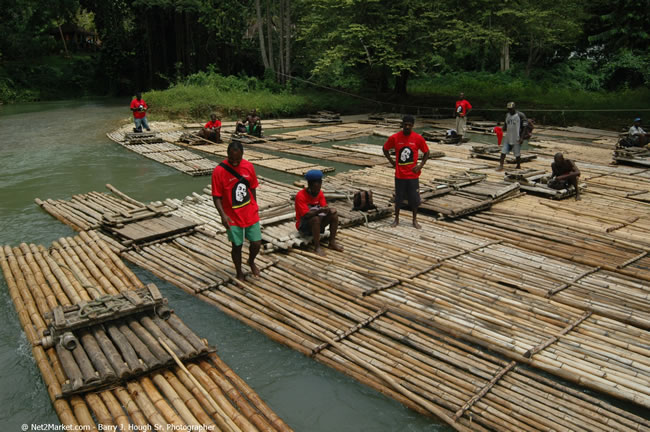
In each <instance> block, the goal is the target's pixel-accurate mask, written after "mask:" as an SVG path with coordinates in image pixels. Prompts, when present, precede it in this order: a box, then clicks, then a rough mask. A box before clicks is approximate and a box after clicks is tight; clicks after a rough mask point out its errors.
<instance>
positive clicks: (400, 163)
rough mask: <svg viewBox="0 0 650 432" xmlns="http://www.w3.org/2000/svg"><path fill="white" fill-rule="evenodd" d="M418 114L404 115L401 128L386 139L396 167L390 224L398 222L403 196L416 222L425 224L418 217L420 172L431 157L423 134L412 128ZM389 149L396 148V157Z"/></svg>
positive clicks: (395, 224)
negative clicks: (391, 220)
mask: <svg viewBox="0 0 650 432" xmlns="http://www.w3.org/2000/svg"><path fill="white" fill-rule="evenodd" d="M414 124H415V118H413V116H410V115H406V116H404V118H403V119H402V130H401V131H399V132H397V133H396V134H394V135H392V136H391V137H390V138H388V140H387V141H386V143H384V156H386V159H388V162H390V164H391V165H392V166H394V167H395V220H394V221H393V223H392V224H391V226H393V227H395V226H397V225H399V211H400V206H401V205H402V202H403V201H404V199H408V203H409V207H410V208H411V211H412V212H413V226H414V227H415V228H418V229H419V228H422V227H421V226H420V224H418V221H417V215H418V207H419V206H420V180H419V178H420V173H421V172H422V167H424V164H425V163H426V162H427V159H429V147H428V146H427V143H426V141H425V140H424V138H422V136H421V135H420V134H418V133H416V132H413V125H414ZM390 149H395V160H393V159H392V157H391V156H390V153H389V152H388V151H389V150H390ZM420 152H422V153H424V154H423V156H422V162H420V163H419V164H418V157H419V154H420Z"/></svg>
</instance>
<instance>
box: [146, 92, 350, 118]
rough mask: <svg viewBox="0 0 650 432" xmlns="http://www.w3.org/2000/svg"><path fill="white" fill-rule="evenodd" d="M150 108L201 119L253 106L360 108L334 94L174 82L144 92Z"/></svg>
mask: <svg viewBox="0 0 650 432" xmlns="http://www.w3.org/2000/svg"><path fill="white" fill-rule="evenodd" d="M144 97H145V99H146V100H147V103H148V104H149V106H150V108H151V109H152V111H154V112H155V113H156V114H157V115H162V116H163V117H166V118H169V119H205V118H208V117H209V115H210V113H213V112H216V113H218V114H219V115H220V116H221V118H222V119H230V120H234V119H237V118H241V117H244V116H245V115H246V113H248V112H249V111H251V110H253V109H257V111H258V112H260V113H261V114H262V116H263V117H266V118H279V117H295V116H300V115H306V114H308V113H314V112H316V111H319V110H331V111H336V112H340V113H350V112H357V111H359V110H360V109H362V107H361V105H360V104H359V103H358V102H356V101H355V100H349V99H344V98H342V97H340V96H338V95H336V94H331V93H325V92H316V91H307V90H304V91H299V92H289V91H286V92H272V91H270V90H265V89H261V90H252V91H241V90H220V89H215V88H213V87H209V86H197V85H192V86H187V85H181V86H174V87H172V88H170V89H168V90H153V91H150V92H147V93H145V95H144Z"/></svg>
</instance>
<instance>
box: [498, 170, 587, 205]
mask: <svg viewBox="0 0 650 432" xmlns="http://www.w3.org/2000/svg"><path fill="white" fill-rule="evenodd" d="M550 177H551V173H549V172H546V171H541V170H540V171H537V170H532V169H523V170H517V169H515V170H509V171H506V172H505V174H504V179H505V181H508V182H513V183H514V182H516V183H518V184H519V187H520V189H521V190H523V191H526V192H530V193H532V194H537V195H542V196H546V197H549V198H551V199H556V200H560V199H564V198H567V197H570V196H573V195H575V194H576V191H575V188H574V187H573V186H572V185H569V186H568V187H566V188H563V189H553V188H550V187H549V186H548V184H547V183H543V182H542V181H541V180H542V179H544V178H545V179H546V180H548V179H549V178H550ZM584 186H585V185H584V183H583V184H579V185H578V187H579V188H580V190H582V189H584Z"/></svg>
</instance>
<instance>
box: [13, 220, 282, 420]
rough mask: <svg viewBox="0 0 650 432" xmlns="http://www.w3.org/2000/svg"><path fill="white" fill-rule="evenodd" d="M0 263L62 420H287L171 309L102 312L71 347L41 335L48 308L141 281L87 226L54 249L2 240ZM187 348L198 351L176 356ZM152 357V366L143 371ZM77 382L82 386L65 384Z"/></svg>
mask: <svg viewBox="0 0 650 432" xmlns="http://www.w3.org/2000/svg"><path fill="white" fill-rule="evenodd" d="M0 266H1V268H2V272H3V274H4V277H5V279H6V280H7V285H8V287H9V293H10V295H11V298H12V300H13V302H14V305H15V308H16V311H17V312H18V316H19V318H20V321H21V324H22V326H23V328H24V330H25V333H26V335H27V339H28V341H29V342H30V344H31V347H32V353H33V355H34V358H35V360H36V363H37V365H38V367H39V369H40V371H41V373H42V376H43V380H44V381H45V384H46V386H47V389H48V393H49V395H50V398H51V400H52V403H53V405H54V408H55V410H56V412H57V415H58V416H59V419H60V421H61V423H62V424H64V425H67V426H69V427H73V426H76V425H84V426H87V427H88V428H89V429H88V430H97V429H100V430H101V429H104V430H106V429H107V428H108V427H111V426H115V427H117V428H121V429H119V430H169V428H174V430H189V429H188V428H189V427H192V428H194V430H226V431H256V430H264V431H268V430H277V431H288V430H290V428H289V427H288V426H287V425H286V424H285V423H284V422H283V421H282V420H281V419H280V418H279V417H278V416H277V415H276V414H275V413H274V412H273V411H272V410H271V409H270V408H269V407H268V406H267V405H266V404H265V403H264V402H263V401H261V400H260V399H259V397H258V396H257V395H256V394H255V393H254V392H253V391H252V389H251V388H250V387H248V386H247V385H246V383H245V382H244V381H243V380H242V379H241V378H240V377H238V376H237V375H236V374H235V373H234V372H233V371H232V370H231V369H230V368H229V367H228V366H227V365H226V364H225V363H224V362H223V361H222V360H221V359H220V358H219V357H218V356H216V355H215V354H214V353H212V354H210V353H207V351H208V347H207V346H206V345H205V343H204V342H203V341H202V340H200V339H199V337H198V336H197V335H196V334H194V333H193V332H192V331H191V330H190V329H188V328H187V327H186V326H185V324H183V322H182V321H181V320H180V319H179V318H178V317H176V316H175V315H174V314H173V313H172V314H171V316H170V317H169V318H168V319H167V320H162V319H160V318H158V317H153V318H151V317H148V316H141V317H140V318H137V319H134V318H131V319H130V320H127V321H123V322H122V323H118V322H117V321H111V322H108V321H105V322H104V323H103V324H102V325H101V326H100V327H98V328H94V329H92V328H91V330H87V331H85V332H84V333H83V335H82V336H81V337H80V340H79V342H80V343H79V345H78V347H77V348H75V349H74V351H72V354H71V353H70V352H69V351H68V350H67V349H65V348H63V347H61V346H60V345H57V348H54V347H49V348H47V347H46V346H44V345H42V344H41V339H42V336H43V331H44V330H46V329H47V328H48V324H49V323H51V320H52V317H55V318H53V319H54V320H57V318H56V317H57V316H59V322H60V313H58V312H56V311H57V310H62V309H66V310H72V309H74V306H73V305H75V304H76V305H84V304H92V302H93V301H95V302H98V301H107V299H108V297H106V296H108V295H111V296H113V298H114V297H116V296H120V295H127V296H129V297H130V298H134V296H133V294H134V292H133V291H130V290H132V289H134V288H136V289H140V290H142V289H143V288H144V286H143V284H142V282H140V280H139V279H138V278H137V277H136V276H135V275H134V274H133V273H132V272H131V271H130V270H129V269H128V267H126V266H125V265H124V264H123V263H122V261H121V260H120V259H119V258H118V257H117V256H116V255H115V254H113V253H112V252H111V250H110V248H109V247H108V246H107V245H106V244H105V243H103V242H102V241H101V240H100V239H99V237H97V236H95V235H93V233H92V232H91V233H89V234H86V233H82V234H81V235H80V236H78V237H73V238H62V239H60V240H59V241H58V242H55V243H54V244H53V246H52V247H51V248H50V249H45V248H44V247H43V246H35V245H26V244H22V245H20V247H16V248H11V247H9V246H5V247H3V248H0ZM81 307H83V306H81ZM61 308H62V309H61ZM50 328H51V327H50ZM109 341H110V342H109ZM128 347H131V349H130V350H129V349H128ZM168 348H169V350H167V349H168ZM186 350H189V351H195V352H197V353H198V352H201V353H202V357H198V358H196V359H195V360H191V361H185V362H184V364H179V363H176V361H175V358H178V354H182V353H183V352H185V351H186ZM78 359H82V360H81V361H78ZM179 361H180V360H179ZM71 364H76V365H78V369H80V371H79V373H72V372H71V369H70V368H69V365H71ZM175 364H178V366H175ZM151 366H153V367H155V368H157V369H155V370H154V369H151V370H150V371H147V370H146V369H147V368H150V367H151ZM127 368H128V370H130V371H133V370H140V372H141V373H143V375H141V376H139V377H135V378H130V375H129V374H128V373H126V374H124V371H125V370H126V369H127ZM109 371H112V372H113V374H114V375H119V376H121V379H119V380H117V381H114V382H113V383H112V384H111V386H110V388H106V389H103V390H101V389H100V390H94V391H87V390H86V389H84V387H83V386H87V385H88V384H91V383H93V381H95V382H96V381H97V380H99V379H101V378H105V377H103V376H102V373H104V374H109ZM109 375H110V374H109ZM80 382H81V383H82V384H81V386H80V387H77V388H76V392H78V394H69V393H65V392H64V389H65V388H66V386H73V385H74V384H75V383H76V384H79V383H80Z"/></svg>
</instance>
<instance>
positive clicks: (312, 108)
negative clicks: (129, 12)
mask: <svg viewBox="0 0 650 432" xmlns="http://www.w3.org/2000/svg"><path fill="white" fill-rule="evenodd" d="M299 84H300V87H293V88H289V89H281V88H280V87H279V86H277V84H275V83H274V82H272V81H271V82H269V81H268V80H258V79H256V78H251V77H224V76H221V75H218V74H216V73H204V72H201V73H198V74H194V75H192V76H190V77H187V78H186V79H184V80H183V81H181V82H179V83H178V84H175V85H172V86H171V87H170V88H169V89H166V90H154V91H150V92H147V93H145V99H146V100H147V102H148V103H149V105H150V107H151V113H152V114H154V115H155V116H156V117H155V118H156V119H158V120H168V119H171V120H176V119H183V120H190V121H202V120H204V119H206V118H208V117H209V115H210V113H212V112H217V113H218V114H219V115H220V116H221V117H222V119H225V120H234V119H237V118H240V117H242V116H244V115H245V114H246V113H247V112H249V111H250V110H252V109H257V110H258V112H261V113H262V116H263V118H280V117H295V116H304V115H307V114H310V113H314V112H316V111H318V110H331V111H336V112H340V113H343V114H351V113H359V112H410V113H416V114H441V115H449V116H451V115H452V114H453V112H452V110H453V107H454V102H455V101H456V99H457V97H458V93H459V92H460V91H463V92H465V94H466V96H467V98H468V99H469V100H470V101H471V102H472V105H474V115H475V116H481V117H483V118H485V119H488V120H496V121H500V120H502V118H503V115H504V113H505V105H506V103H507V102H508V101H512V100H514V101H516V102H517V105H518V107H519V108H520V109H521V110H522V111H524V112H525V113H526V114H527V115H528V116H529V117H531V118H534V119H535V120H537V122H538V123H540V124H547V125H558V126H568V125H574V126H584V127H595V128H602V129H611V130H619V129H621V128H627V127H628V126H629V124H631V120H632V119H633V118H635V117H638V116H639V115H642V114H641V113H642V111H641V110H642V109H647V108H648V107H647V100H649V99H650V90H649V89H646V88H641V89H635V90H630V89H628V90H622V91H615V92H605V91H588V90H585V89H581V88H579V86H578V84H576V83H572V82H567V83H564V85H558V83H557V82H556V81H553V80H550V79H546V80H541V81H536V80H533V79H529V78H523V77H516V76H510V75H508V74H500V73H460V74H453V75H439V76H435V77H428V78H418V79H413V80H411V82H410V84H409V88H408V90H409V95H407V96H399V95H395V94H393V93H386V94H381V93H373V94H364V93H362V91H360V90H349V91H347V90H346V91H344V90H339V89H331V88H319V87H315V86H310V84H305V83H304V82H301V83H299ZM572 85H573V87H572Z"/></svg>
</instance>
